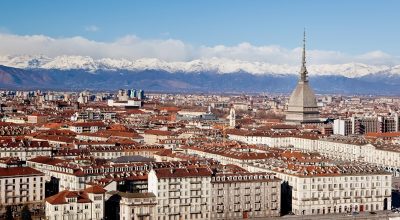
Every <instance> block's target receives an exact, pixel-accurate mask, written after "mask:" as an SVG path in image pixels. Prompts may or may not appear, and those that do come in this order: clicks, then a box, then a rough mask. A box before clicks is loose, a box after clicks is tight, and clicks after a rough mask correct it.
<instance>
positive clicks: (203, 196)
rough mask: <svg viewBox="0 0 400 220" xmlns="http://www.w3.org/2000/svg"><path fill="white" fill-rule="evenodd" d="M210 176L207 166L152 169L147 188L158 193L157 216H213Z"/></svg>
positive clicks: (163, 218)
mask: <svg viewBox="0 0 400 220" xmlns="http://www.w3.org/2000/svg"><path fill="white" fill-rule="evenodd" d="M211 175H212V171H211V170H210V168H208V167H207V168H206V167H198V168H174V169H170V168H165V169H156V170H151V171H150V173H149V175H148V191H149V192H152V193H154V194H155V195H156V196H157V209H156V215H157V219H159V220H175V219H176V220H179V219H210V211H211V206H212V202H211V191H212V189H211Z"/></svg>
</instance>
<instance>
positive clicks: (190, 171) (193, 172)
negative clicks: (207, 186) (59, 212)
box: [155, 167, 212, 178]
mask: <svg viewBox="0 0 400 220" xmlns="http://www.w3.org/2000/svg"><path fill="white" fill-rule="evenodd" d="M155 172H156V175H157V177H158V178H177V177H178V178H179V177H200V176H210V177H211V175H212V171H211V170H210V168H208V167H198V168H162V169H156V170H155Z"/></svg>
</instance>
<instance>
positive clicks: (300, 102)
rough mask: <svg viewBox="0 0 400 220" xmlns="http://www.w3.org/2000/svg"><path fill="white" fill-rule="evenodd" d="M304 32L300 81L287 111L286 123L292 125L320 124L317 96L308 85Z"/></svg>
mask: <svg viewBox="0 0 400 220" xmlns="http://www.w3.org/2000/svg"><path fill="white" fill-rule="evenodd" d="M305 36H306V35H305V32H304V40H303V57H302V66H301V69H300V79H299V82H298V83H297V86H296V88H295V89H294V91H293V92H292V94H291V96H290V99H289V104H288V108H287V111H286V121H287V122H288V123H291V124H303V123H319V122H320V120H319V111H318V106H317V100H316V98H315V94H314V92H313V90H312V88H311V87H310V85H309V83H308V76H307V74H308V72H307V68H306V46H305V45H306V43H305V42H306V37H305Z"/></svg>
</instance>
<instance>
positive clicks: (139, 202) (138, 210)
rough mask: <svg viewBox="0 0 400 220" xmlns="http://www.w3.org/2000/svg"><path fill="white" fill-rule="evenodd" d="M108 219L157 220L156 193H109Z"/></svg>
mask: <svg viewBox="0 0 400 220" xmlns="http://www.w3.org/2000/svg"><path fill="white" fill-rule="evenodd" d="M106 197H107V204H108V206H107V210H106V213H107V214H106V218H107V219H120V220H152V219H157V216H156V204H157V198H156V196H155V195H154V193H126V192H109V193H107V195H106Z"/></svg>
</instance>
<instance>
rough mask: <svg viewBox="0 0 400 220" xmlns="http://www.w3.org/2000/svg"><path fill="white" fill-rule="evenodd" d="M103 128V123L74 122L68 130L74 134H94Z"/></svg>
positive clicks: (104, 126)
mask: <svg viewBox="0 0 400 220" xmlns="http://www.w3.org/2000/svg"><path fill="white" fill-rule="evenodd" d="M105 128H106V125H105V124H104V123H103V122H75V123H73V124H71V125H70V126H69V129H70V130H71V131H73V132H76V133H95V132H97V131H99V130H102V129H105Z"/></svg>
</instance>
